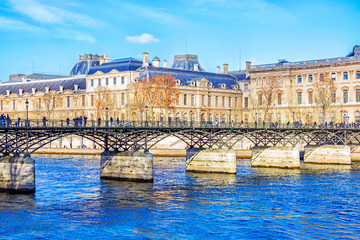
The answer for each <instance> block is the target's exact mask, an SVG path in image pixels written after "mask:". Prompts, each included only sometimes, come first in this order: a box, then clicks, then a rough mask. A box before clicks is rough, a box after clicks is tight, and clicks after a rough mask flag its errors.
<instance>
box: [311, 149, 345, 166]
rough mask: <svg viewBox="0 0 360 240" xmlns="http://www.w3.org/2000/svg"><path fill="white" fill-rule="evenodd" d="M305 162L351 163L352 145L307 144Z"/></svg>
mask: <svg viewBox="0 0 360 240" xmlns="http://www.w3.org/2000/svg"><path fill="white" fill-rule="evenodd" d="M304 162H305V163H322V164H351V157H350V146H345V145H322V146H307V147H305V153H304Z"/></svg>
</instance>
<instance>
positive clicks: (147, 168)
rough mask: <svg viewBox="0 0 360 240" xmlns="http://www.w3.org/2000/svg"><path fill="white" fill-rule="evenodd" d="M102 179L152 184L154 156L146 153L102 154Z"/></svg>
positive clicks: (108, 152)
mask: <svg viewBox="0 0 360 240" xmlns="http://www.w3.org/2000/svg"><path fill="white" fill-rule="evenodd" d="M100 178H104V179H114V180H124V181H137V182H152V181H153V180H154V178H153V155H152V154H150V153H148V152H147V153H145V152H112V151H105V152H103V153H102V154H101V166H100Z"/></svg>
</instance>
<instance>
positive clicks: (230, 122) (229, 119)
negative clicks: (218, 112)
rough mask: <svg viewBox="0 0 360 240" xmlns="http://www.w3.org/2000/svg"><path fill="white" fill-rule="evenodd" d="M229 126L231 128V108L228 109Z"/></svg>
mask: <svg viewBox="0 0 360 240" xmlns="http://www.w3.org/2000/svg"><path fill="white" fill-rule="evenodd" d="M229 126H231V108H230V109H229Z"/></svg>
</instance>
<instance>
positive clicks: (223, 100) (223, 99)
mask: <svg viewBox="0 0 360 240" xmlns="http://www.w3.org/2000/svg"><path fill="white" fill-rule="evenodd" d="M222 106H223V107H225V97H222Z"/></svg>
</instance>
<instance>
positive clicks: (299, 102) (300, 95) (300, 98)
mask: <svg viewBox="0 0 360 240" xmlns="http://www.w3.org/2000/svg"><path fill="white" fill-rule="evenodd" d="M298 104H302V92H298Z"/></svg>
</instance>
